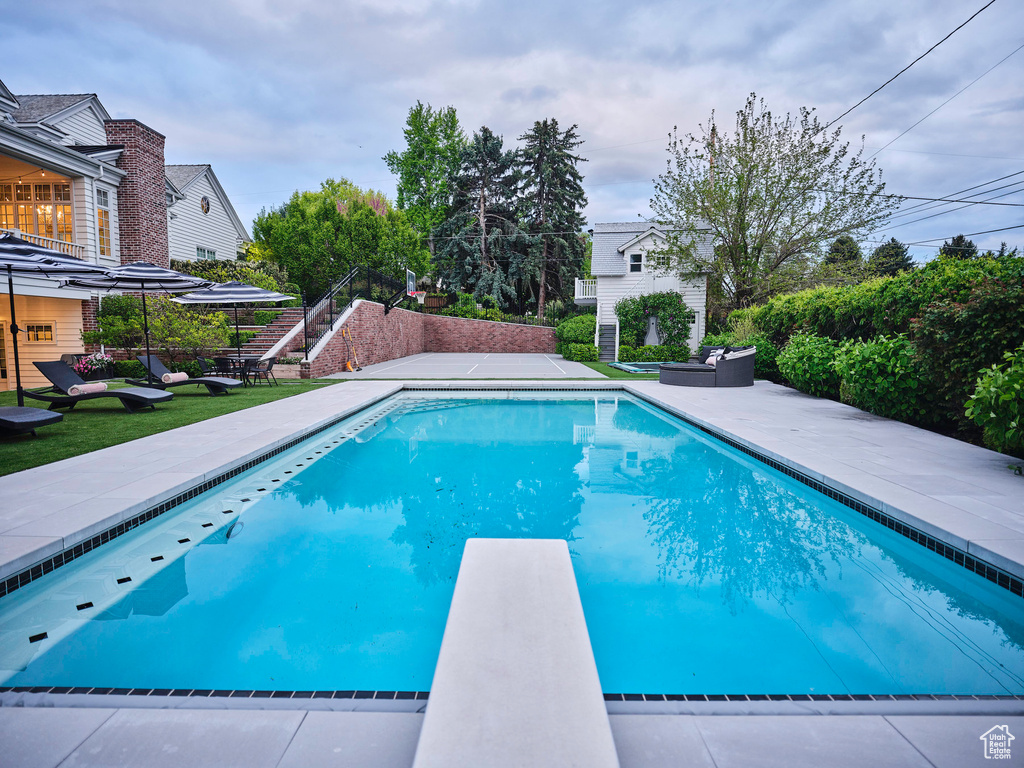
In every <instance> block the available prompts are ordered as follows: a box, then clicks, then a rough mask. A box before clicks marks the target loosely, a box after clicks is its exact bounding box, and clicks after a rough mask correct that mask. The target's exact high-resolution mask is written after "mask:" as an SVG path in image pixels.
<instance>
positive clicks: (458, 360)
mask: <svg viewBox="0 0 1024 768" xmlns="http://www.w3.org/2000/svg"><path fill="white" fill-rule="evenodd" d="M326 378H329V379H402V380H409V379H544V380H546V379H601V380H605V377H604V376H602V375H601V374H600V373H598V372H597V371H595V370H593V369H592V368H588V367H587V366H585V365H583V363H574V362H572V361H571V360H564V359H563V358H562V356H561V355H542V354H518V353H503V352H492V353H490V354H487V353H482V352H480V353H478V352H424V353H422V354H419V355H410V356H409V357H402V358H399V359H398V360H388V361H387V362H386V363H377V364H376V365H367V366H364V367H363V368H362V370H359V371H342V372H340V373H335V374H332V375H330V376H328V377H326Z"/></svg>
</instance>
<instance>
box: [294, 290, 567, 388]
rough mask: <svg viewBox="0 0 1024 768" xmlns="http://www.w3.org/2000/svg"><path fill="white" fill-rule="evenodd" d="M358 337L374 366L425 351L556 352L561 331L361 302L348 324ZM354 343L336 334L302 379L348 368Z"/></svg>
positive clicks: (364, 357)
mask: <svg viewBox="0 0 1024 768" xmlns="http://www.w3.org/2000/svg"><path fill="white" fill-rule="evenodd" d="M343 327H345V328H348V329H349V330H350V331H351V333H352V338H353V340H354V342H355V350H356V356H357V357H358V358H359V364H360V365H373V364H374V363H383V362H385V361H387V360H395V359H397V358H399V357H407V356H409V355H416V354H419V353H421V352H519V353H545V354H552V353H554V351H555V329H554V328H547V327H544V326H533V325H515V324H513V323H495V322H491V321H489V320H467V319H465V318H462V317H443V316H441V315H427V314H423V313H421V312H410V311H408V310H405V309H393V310H391V312H389V313H388V314H387V315H385V314H384V306H383V305H382V304H377V303H374V302H370V301H362V302H360V303H359V304H358V305H357V306H356V308H355V311H354V312H353V313H352V316H351V317H349V319H348V320H347V321H346V322H345V325H344V326H343ZM348 359H349V353H348V344H347V342H346V341H345V339H344V338H342V335H341V332H340V331H339V332H338V333H336V334H335V335H334V336H333V337H332V338H331V340H330V341H328V342H327V345H326V346H325V347H324V349H322V350H321V351H320V353H319V354H318V355H317V356H316V358H314V359H313V361H312V362H310V363H303V364H302V378H304V379H307V378H316V377H318V376H326V375H327V374H330V373H337V372H338V371H341V370H344V368H345V363H346V361H347V360H348Z"/></svg>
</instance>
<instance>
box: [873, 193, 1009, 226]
mask: <svg viewBox="0 0 1024 768" xmlns="http://www.w3.org/2000/svg"><path fill="white" fill-rule="evenodd" d="M1018 183H1021V182H1018ZM1007 186H1016V184H1013V185H1007ZM989 191H993V190H989ZM1020 191H1021V190H1019V189H1011V190H1010V191H1009V192H1004V193H1003V194H1001V195H996V196H995V197H989V198H987V200H997V199H998V198H1000V197H1006V196H1007V195H1015V194H1017V193H1018V192H1020ZM981 202H986V201H982V200H979V201H978V202H977V203H968V204H967V205H961V206H960V207H959V208H950V209H949V210H947V211H939V212H938V213H933V214H931V215H930V216H922V217H921V218H919V219H911V220H910V221H904V222H902V223H900V224H896V225H895V226H893V227H887V229H897V228H898V227H905V226H907V225H909V224H916V223H917V222H919V221H925V220H927V219H934V218H935V217H936V216H945V215H946V214H947V213H955V212H956V211H962V210H963V209H964V208H970V207H971V206H972V205H977V204H978V203H981Z"/></svg>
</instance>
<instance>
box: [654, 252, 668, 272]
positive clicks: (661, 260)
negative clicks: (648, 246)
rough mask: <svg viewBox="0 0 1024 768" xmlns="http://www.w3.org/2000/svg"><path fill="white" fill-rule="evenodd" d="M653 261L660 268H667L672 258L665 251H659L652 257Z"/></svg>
mask: <svg viewBox="0 0 1024 768" xmlns="http://www.w3.org/2000/svg"><path fill="white" fill-rule="evenodd" d="M654 263H655V265H657V267H658V269H660V270H667V269H668V268H669V267H671V266H672V259H671V258H670V257H669V255H668V254H667V253H659V254H658V255H656V256H655V257H654Z"/></svg>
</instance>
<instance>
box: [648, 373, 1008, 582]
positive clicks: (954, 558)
mask: <svg viewBox="0 0 1024 768" xmlns="http://www.w3.org/2000/svg"><path fill="white" fill-rule="evenodd" d="M629 394H631V395H633V396H634V397H636V398H638V399H640V400H643V401H644V402H645V403H647V404H648V405H651V406H653V407H655V408H659V409H661V410H663V411H666V412H668V413H671V414H672V415H673V416H675V417H676V418H677V419H679V420H680V421H683V422H685V423H686V424H689V425H690V426H691V427H694V428H695V429H699V430H700V431H701V432H703V433H705V434H707V435H710V436H711V437H713V438H715V439H716V440H720V441H721V442H723V443H725V444H726V445H728V446H730V447H731V448H735V449H736V450H738V451H741V452H742V453H745V454H746V455H747V456H750V457H751V458H752V459H756V460H757V461H759V462H761V463H762V464H766V465H768V466H769V467H771V468H772V469H774V470H776V471H778V472H781V473H782V474H784V475H786V476H787V477H791V478H793V479H794V480H796V481H797V482H800V483H803V484H804V485H806V486H809V487H810V488H813V489H814V490H816V491H818V492H819V493H822V494H824V495H825V496H828V497H829V498H830V499H832V500H833V501H838V502H839V503H840V504H842V505H843V506H845V507H849V508H850V509H852V510H853V511H854V512H858V513H859V514H861V515H864V516H865V517H868V518H871V519H872V520H874V521H875V522H876V523H878V524H880V525H884V526H885V527H886V528H888V529H889V530H891V531H894V532H895V533H898V534H899V535H900V536H903V537H905V538H908V539H910V540H911V541H913V542H914V543H916V544H919V545H921V546H923V547H925V548H927V549H929V550H931V551H932V552H935V553H936V554H937V555H941V556H942V557H944V558H945V559H946V560H949V561H950V562H952V563H955V564H956V565H959V566H961V567H962V568H966V569H967V570H968V571H971V572H972V573H976V574H978V575H979V576H981V577H982V578H984V579H987V580H988V581H991V582H992V583H993V584H995V585H996V586H999V587H1002V588H1003V589H1005V590H1008V591H1009V592H1011V593H1013V594H1015V595H1017V596H1018V597H1024V581H1022V580H1021V579H1018V578H1017V577H1016V576H1014V575H1013V574H1011V573H1009V572H1007V571H1004V570H1003V569H1002V568H997V567H996V566H994V565H992V564H990V563H988V562H986V561H984V560H981V559H979V558H977V557H974V555H970V554H968V553H967V552H964V551H963V550H962V549H960V548H958V547H954V546H951V545H950V544H947V543H946V542H944V541H940V540H939V539H936V538H935V537H934V536H929V535H928V534H927V533H925V532H924V531H922V530H920V529H918V528H915V527H913V526H912V525H907V524H906V523H904V522H903V521H902V520H898V519H897V518H895V517H892V516H891V515H888V514H886V513H885V512H882V511H881V510H879V509H877V508H875V507H872V506H871V505H869V504H865V503H864V502H862V501H860V500H859V499H855V498H853V497H852V496H850V495H848V494H846V493H843V492H842V491H839V490H836V489H835V488H832V487H831V486H828V485H825V484H824V483H821V482H819V481H818V480H815V479H814V478H813V477H811V476H809V475H807V474H805V473H803V472H801V471H800V470H798V469H794V468H793V467H791V466H789V465H787V464H783V463H782V462H780V461H777V460H776V459H773V458H772V457H771V456H768V455H766V454H764V453H762V452H760V451H758V450H756V449H754V448H751V447H750V446H749V445H745V444H743V443H741V442H739V441H737V440H734V439H732V438H731V437H729V436H728V435H726V434H724V433H723V432H720V431H718V430H716V429H713V428H712V427H708V426H707V425H705V424H701V423H700V422H698V421H695V420H693V419H691V418H689V417H687V416H685V415H683V414H682V413H680V412H678V411H677V410H676V409H671V410H669V409H667V408H666V407H665V406H664V405H661V404H659V403H655V402H652V401H651V400H649V399H648V398H646V397H645V396H644V395H643V394H642V393H640V392H632V391H630V392H629Z"/></svg>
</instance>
